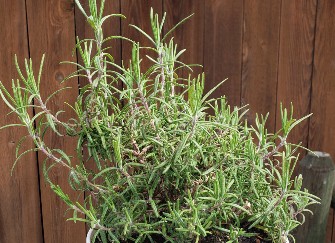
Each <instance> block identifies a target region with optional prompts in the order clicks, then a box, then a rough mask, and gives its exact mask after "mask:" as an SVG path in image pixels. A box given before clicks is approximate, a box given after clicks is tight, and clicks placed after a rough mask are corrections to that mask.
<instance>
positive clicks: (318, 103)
mask: <svg viewBox="0 0 335 243" xmlns="http://www.w3.org/2000/svg"><path fill="white" fill-rule="evenodd" d="M334 11H335V2H333V1H327V0H319V1H318V5H317V16H316V32H315V33H316V35H315V49H314V65H313V77H312V94H311V95H312V97H311V112H312V113H313V116H312V117H311V119H310V123H309V137H308V143H309V148H310V149H311V150H321V151H327V152H329V153H330V154H331V156H332V157H333V158H334V157H335V150H334V148H335V141H334V139H333V138H334V136H335V123H334V119H335V112H332V111H333V110H334V107H335V96H334V92H335V82H334V80H335V58H334V57H335V42H334V41H333V40H334V38H335V15H334ZM333 217H334V216H333ZM332 230H333V231H334V228H333V229H332ZM327 240H329V236H328V238H327ZM332 240H334V237H333V239H332ZM328 242H329V241H328Z"/></svg>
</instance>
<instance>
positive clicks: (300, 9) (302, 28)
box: [276, 0, 326, 154]
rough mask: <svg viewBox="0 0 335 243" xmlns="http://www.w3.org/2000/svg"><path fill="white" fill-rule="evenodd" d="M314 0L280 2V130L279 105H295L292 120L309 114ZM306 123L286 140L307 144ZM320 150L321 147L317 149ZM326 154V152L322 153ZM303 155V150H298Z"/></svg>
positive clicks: (300, 125) (314, 13)
mask: <svg viewBox="0 0 335 243" xmlns="http://www.w3.org/2000/svg"><path fill="white" fill-rule="evenodd" d="M316 5H317V0H308V1H290V0H282V11H281V34H280V52H279V70H278V91H277V123H276V129H277V130H278V129H280V128H281V122H280V103H283V106H284V107H287V108H289V107H290V103H291V102H292V103H293V106H294V117H296V118H301V117H303V116H306V115H308V114H310V112H311V111H310V99H311V97H310V95H311V83H312V82H311V80H312V69H313V52H314V33H315V28H316V26H315V18H316ZM307 140H308V120H306V121H304V122H302V123H301V124H299V126H297V127H296V128H295V129H293V130H292V133H291V135H290V136H289V141H290V142H292V143H299V142H302V145H303V146H307V143H308V141H307ZM317 149H321V148H317ZM325 151H326V150H325ZM300 152H302V153H303V154H305V151H300Z"/></svg>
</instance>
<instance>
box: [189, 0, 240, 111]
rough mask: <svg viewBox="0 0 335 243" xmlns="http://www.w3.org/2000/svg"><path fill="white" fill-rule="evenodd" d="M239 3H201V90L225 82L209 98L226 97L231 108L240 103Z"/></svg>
mask: <svg viewBox="0 0 335 243" xmlns="http://www.w3.org/2000/svg"><path fill="white" fill-rule="evenodd" d="M243 2H244V1H242V0H234V1H231V0H230V1H222V0H206V1H205V29H204V36H205V38H204V45H205V46H204V69H205V73H206V77H207V78H206V79H207V83H206V87H205V89H206V90H207V91H208V90H210V89H212V88H213V87H215V86H216V84H217V83H218V82H221V81H222V80H224V79H226V78H228V80H227V81H226V82H225V83H224V84H223V85H221V86H220V87H219V88H218V89H217V90H216V91H215V92H214V93H213V95H212V97H220V96H224V95H226V97H227V98H228V101H229V104H231V105H240V101H241V73H242V39H243V37H242V33H243ZM190 51H197V50H190Z"/></svg>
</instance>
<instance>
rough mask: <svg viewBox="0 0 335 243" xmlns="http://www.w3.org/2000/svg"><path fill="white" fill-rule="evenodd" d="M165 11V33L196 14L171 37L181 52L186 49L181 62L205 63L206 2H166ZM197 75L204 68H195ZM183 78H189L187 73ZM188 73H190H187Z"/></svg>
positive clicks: (166, 0)
mask: <svg viewBox="0 0 335 243" xmlns="http://www.w3.org/2000/svg"><path fill="white" fill-rule="evenodd" d="M163 3H164V5H163V9H164V12H166V14H167V21H166V25H165V33H166V32H167V31H168V30H170V29H171V28H172V27H173V26H175V25H176V24H177V23H178V22H179V21H181V20H182V19H183V18H185V17H187V16H189V15H190V14H194V15H193V17H192V18H191V19H189V20H188V21H187V22H185V23H184V24H182V25H181V26H179V27H178V28H177V29H176V30H175V32H174V33H173V34H172V35H171V36H173V37H174V41H175V43H176V44H178V48H179V50H182V49H186V52H185V53H184V54H183V55H182V57H181V61H182V62H184V63H185V64H200V65H202V66H203V64H204V63H203V62H204V60H203V59H204V27H205V25H204V24H205V19H204V17H205V15H204V13H205V12H204V11H205V1H194V0H164V2H163ZM193 69H194V71H195V74H197V73H199V72H200V71H202V68H197V67H195V68H193ZM181 73H182V74H181V75H182V77H184V78H187V76H185V75H186V72H185V74H183V72H181ZM187 73H188V72H187Z"/></svg>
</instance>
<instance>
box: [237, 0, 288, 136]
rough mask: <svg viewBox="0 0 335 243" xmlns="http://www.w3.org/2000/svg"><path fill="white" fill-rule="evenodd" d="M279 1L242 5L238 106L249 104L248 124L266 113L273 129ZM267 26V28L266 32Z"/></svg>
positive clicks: (253, 0) (268, 126)
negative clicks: (239, 100)
mask: <svg viewBox="0 0 335 243" xmlns="http://www.w3.org/2000/svg"><path fill="white" fill-rule="evenodd" d="M280 7H281V1H278V0H271V1H257V0H251V1H245V2H244V28H243V71H242V95H241V105H245V104H249V106H248V109H249V112H248V113H247V118H248V121H249V122H250V123H251V124H254V120H255V115H256V113H258V114H264V115H265V114H266V113H268V112H269V119H268V123H267V128H268V129H269V131H270V132H273V131H274V128H275V113H276V92H277V71H278V50H279V29H280ZM269 26H271V28H269Z"/></svg>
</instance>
